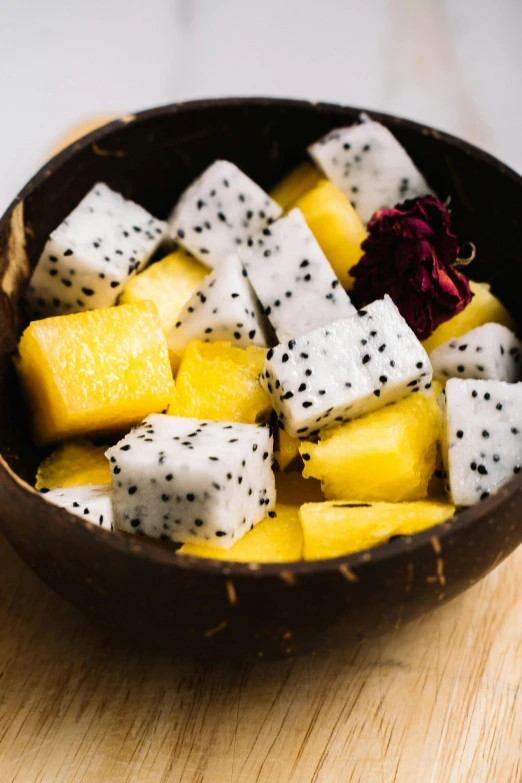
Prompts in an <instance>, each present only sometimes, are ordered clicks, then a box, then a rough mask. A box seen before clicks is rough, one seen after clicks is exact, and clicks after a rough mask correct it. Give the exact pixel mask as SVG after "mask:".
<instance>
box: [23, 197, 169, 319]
mask: <svg viewBox="0 0 522 783" xmlns="http://www.w3.org/2000/svg"><path fill="white" fill-rule="evenodd" d="M165 232H166V223H164V222H163V221H161V220H156V218H154V217H152V215H150V214H149V212H147V211H146V210H145V209H143V207H140V206H139V205H138V204H135V203H134V202H132V201H127V200H126V199H124V198H123V196H121V195H120V194H119V193H116V192H115V191H113V190H111V189H110V188H109V187H108V186H107V185H105V184H104V183H102V182H99V183H98V184H96V185H95V186H94V187H93V188H92V190H90V191H89V193H87V195H86V196H85V198H84V199H83V200H82V201H80V203H79V204H78V206H77V207H76V208H75V209H74V210H73V211H72V212H71V214H70V215H69V216H68V217H67V218H66V219H65V220H64V221H63V223H61V224H60V225H59V226H58V228H56V229H55V230H54V231H53V233H52V234H51V236H50V237H49V239H48V241H47V243H46V245H45V247H44V250H43V253H42V255H41V256H40V259H39V261H38V264H37V265H36V268H35V270H34V272H33V275H32V277H31V280H30V283H29V287H28V290H27V294H26V301H27V307H28V314H29V317H30V318H31V320H34V319H36V318H44V317H47V316H52V315H63V314H67V313H77V312H80V311H82V310H95V309H97V308H101V307H111V306H112V305H114V304H115V303H116V299H117V297H118V295H119V294H120V293H121V291H122V290H123V287H124V285H125V283H126V281H127V280H128V279H129V277H131V276H132V275H134V274H135V273H136V272H138V271H139V270H140V269H142V268H143V267H144V266H145V265H146V264H147V262H148V261H149V259H150V257H151V255H152V254H153V253H154V252H155V250H156V249H157V247H158V245H159V244H160V242H161V241H162V240H163V238H164V236H165Z"/></svg>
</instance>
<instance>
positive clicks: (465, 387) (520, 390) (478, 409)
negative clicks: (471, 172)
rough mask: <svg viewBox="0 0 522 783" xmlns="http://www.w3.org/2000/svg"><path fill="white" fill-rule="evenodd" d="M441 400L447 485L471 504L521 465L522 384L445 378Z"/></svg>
mask: <svg viewBox="0 0 522 783" xmlns="http://www.w3.org/2000/svg"><path fill="white" fill-rule="evenodd" d="M441 399H442V407H443V411H444V437H443V444H442V455H443V459H444V463H445V468H446V473H447V480H448V486H447V490H448V492H449V495H450V497H451V501H452V503H454V504H455V505H456V506H472V505H474V504H475V503H477V502H478V501H479V500H485V499H486V498H487V497H489V495H490V494H491V493H492V492H495V491H496V490H497V489H499V488H500V487H501V486H502V485H503V484H505V483H506V481H508V480H509V479H510V478H512V477H513V476H514V475H517V474H518V473H520V471H521V470H522V383H505V382H504V381H495V380H491V381H489V380H488V381H484V380H472V379H468V380H461V379H460V378H450V380H449V381H448V382H447V384H446V389H445V391H444V393H443V394H442V395H441Z"/></svg>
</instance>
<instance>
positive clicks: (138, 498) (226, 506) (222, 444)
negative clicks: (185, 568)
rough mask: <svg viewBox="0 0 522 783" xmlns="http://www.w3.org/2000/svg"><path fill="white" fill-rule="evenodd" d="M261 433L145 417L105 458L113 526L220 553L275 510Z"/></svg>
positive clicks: (267, 445) (248, 427)
mask: <svg viewBox="0 0 522 783" xmlns="http://www.w3.org/2000/svg"><path fill="white" fill-rule="evenodd" d="M272 449H273V446H272V437H271V434H270V430H269V428H268V427H258V426H256V425H254V424H238V423H230V424H228V423H226V422H216V421H200V420H198V419H189V418H184V417H177V416H167V415H165V414H151V415H150V416H148V417H147V418H146V419H145V420H144V421H143V422H142V424H141V425H140V426H139V427H136V429H134V430H132V431H131V432H130V433H129V434H128V435H126V437H125V438H124V439H123V440H121V441H120V442H119V443H117V444H116V445H115V446H113V447H112V448H110V449H109V450H108V451H107V452H106V453H107V456H108V458H109V460H110V463H111V468H112V486H113V492H114V495H113V504H114V515H115V525H116V528H117V529H119V530H124V531H125V532H127V533H135V534H137V535H147V536H151V537H153V538H159V539H161V540H163V541H179V542H185V541H199V542H205V541H208V542H209V543H210V544H212V545H213V546H218V547H222V548H223V549H228V548H229V547H230V546H232V544H233V543H234V542H235V541H237V540H238V539H240V538H241V537H242V536H243V535H244V534H245V533H246V532H247V531H248V530H250V529H251V528H252V527H253V526H254V525H255V524H257V523H258V522H259V521H260V520H261V519H263V518H264V517H265V516H266V515H267V513H268V512H269V511H271V510H272V509H273V507H274V504H275V480H274V474H273V472H272Z"/></svg>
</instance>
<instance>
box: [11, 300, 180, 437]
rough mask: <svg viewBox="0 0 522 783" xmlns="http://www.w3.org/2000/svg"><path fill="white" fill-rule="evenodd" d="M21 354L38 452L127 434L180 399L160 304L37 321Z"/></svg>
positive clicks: (22, 342) (22, 376) (24, 340)
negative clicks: (40, 447) (51, 446)
mask: <svg viewBox="0 0 522 783" xmlns="http://www.w3.org/2000/svg"><path fill="white" fill-rule="evenodd" d="M18 350H19V357H18V358H17V360H16V364H17V368H18V372H19V374H20V379H21V383H22V387H23V389H24V391H25V394H26V396H27V399H28V401H29V403H30V407H31V410H32V416H33V431H34V439H35V441H36V443H37V444H38V445H46V444H49V443H55V442H56V441H60V440H66V439H68V438H74V437H77V436H81V435H88V434H90V435H104V434H107V433H117V432H123V431H125V430H128V429H129V428H130V427H132V426H133V425H134V424H138V423H139V422H140V421H141V420H142V419H143V418H144V417H145V416H147V415H148V414H149V413H158V412H160V411H162V410H164V409H165V408H166V407H167V405H168V404H169V402H170V400H171V398H172V394H173V390H174V381H173V379H172V372H171V369H170V363H169V357H168V349H167V342H166V338H165V335H164V334H163V332H162V330H161V326H160V322H159V319H158V313H157V311H156V307H155V306H154V304H152V302H142V303H141V304H132V305H122V306H120V307H109V308H106V309H103V310H89V311H86V312H82V313H74V314H72V315H60V316H56V317H53V318H45V319H43V320H41V321H33V322H32V323H31V324H29V326H28V327H27V329H26V330H25V332H24V333H23V335H22V338H21V340H20V344H19V347H18Z"/></svg>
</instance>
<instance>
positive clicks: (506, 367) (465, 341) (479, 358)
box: [430, 323, 522, 383]
mask: <svg viewBox="0 0 522 783" xmlns="http://www.w3.org/2000/svg"><path fill="white" fill-rule="evenodd" d="M521 351H522V343H520V341H519V340H517V338H516V337H515V335H514V334H513V332H511V331H510V330H509V329H507V328H506V327H505V326H502V325H501V324H493V323H490V324H484V326H478V327H477V328H476V329H472V330H471V331H470V332H468V333H467V334H465V335H464V336H463V337H459V338H454V339H453V340H449V341H448V342H446V343H443V344H442V345H439V346H438V347H437V348H435V350H433V351H432V352H431V354H430V361H431V364H432V367H433V374H434V376H435V377H437V378H442V379H446V378H482V379H487V380H497V381H507V382H508V383H515V382H516V381H518V380H519V379H520V375H521V373H520V369H521V364H520V356H521Z"/></svg>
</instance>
